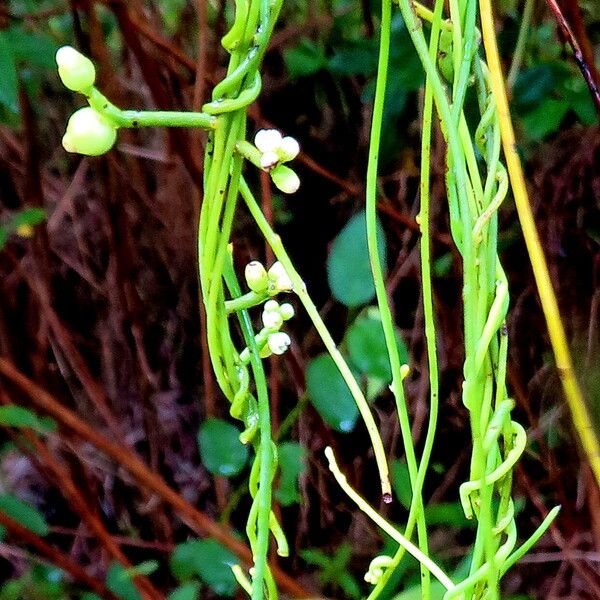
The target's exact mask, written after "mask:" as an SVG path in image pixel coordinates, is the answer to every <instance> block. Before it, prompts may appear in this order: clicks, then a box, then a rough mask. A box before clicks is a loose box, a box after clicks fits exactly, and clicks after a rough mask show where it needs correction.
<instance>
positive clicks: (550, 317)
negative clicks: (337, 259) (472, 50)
mask: <svg viewBox="0 0 600 600" xmlns="http://www.w3.org/2000/svg"><path fill="white" fill-rule="evenodd" d="M479 6H480V10H481V24H482V33H483V43H484V46H485V53H486V58H487V63H488V67H489V70H490V81H491V87H492V92H493V94H494V99H495V100H496V106H497V110H498V116H499V118H500V132H501V135H502V146H503V148H504V156H505V157H506V165H507V168H508V173H509V177H510V183H511V186H512V190H513V195H514V198H515V204H516V206H517V212H518V214H519V220H520V222H521V228H522V230H523V237H524V238H525V244H526V246H527V252H528V253H529V259H530V261H531V266H532V269H533V275H534V277H535V282H536V285H537V289H538V293H539V295H540V300H541V303H542V310H543V311H544V316H545V317H546V323H547V325H548V333H549V334H550V343H551V344H552V349H553V351H554V357H555V359H556V367H557V369H558V374H559V377H560V380H561V382H562V386H563V390H564V393H565V397H566V399H567V404H568V405H569V409H570V411H571V416H572V419H573V425H574V427H575V430H576V431H577V434H578V435H579V439H580V440H581V445H582V447H583V451H584V453H585V455H586V457H587V460H588V461H589V464H590V466H591V468H592V471H593V473H594V477H595V479H596V484H597V485H598V487H600V444H599V443H598V439H597V437H596V433H595V429H594V425H593V422H592V419H591V417H590V414H589V411H588V408H587V406H586V404H585V400H584V398H583V394H582V393H581V389H580V387H579V384H578V383H577V379H576V377H575V372H574V370H573V362H572V360H571V354H570V352H569V347H568V344H567V339H566V335H565V330H564V328H563V324H562V321H561V318H560V313H559V310H558V303H557V301H556V296H555V294H554V290H553V288H552V283H551V281H550V275H549V273H548V266H547V265H546V259H545V258H544V252H543V250H542V246H541V244H540V240H539V236H538V233H537V229H536V227H535V222H534V219H533V213H532V211H531V206H530V204H529V198H528V195H527V187H526V185H525V176H524V175H523V168H522V166H521V160H520V158H519V155H518V153H517V146H516V141H515V132H514V130H513V126H512V121H511V118H510V110H509V108H508V99H507V96H506V88H505V85H504V76H503V74H502V65H501V63H500V56H499V54H498V46H497V43H496V33H495V30H494V16H493V12H492V6H491V0H479Z"/></svg>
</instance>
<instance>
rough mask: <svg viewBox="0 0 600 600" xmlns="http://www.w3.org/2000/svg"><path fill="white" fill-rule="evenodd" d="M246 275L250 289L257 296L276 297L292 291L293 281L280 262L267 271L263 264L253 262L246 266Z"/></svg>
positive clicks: (256, 261)
mask: <svg viewBox="0 0 600 600" xmlns="http://www.w3.org/2000/svg"><path fill="white" fill-rule="evenodd" d="M244 275H245V277H246V283H247V284H248V287H249V288H250V289H251V290H252V291H253V292H254V293H256V294H265V293H267V294H269V296H274V295H275V294H278V293H279V292H291V291H292V280H291V279H290V276H289V275H288V274H287V271H286V270H285V267H284V266H283V265H282V264H281V263H280V262H279V261H277V262H275V263H273V265H272V266H271V268H270V269H269V270H268V271H267V269H265V267H264V265H263V264H262V263H261V262H259V261H258V260H253V261H252V262H249V263H248V264H247V265H246V270H245V273H244Z"/></svg>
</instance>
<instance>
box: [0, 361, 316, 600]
mask: <svg viewBox="0 0 600 600" xmlns="http://www.w3.org/2000/svg"><path fill="white" fill-rule="evenodd" d="M0 374H2V375H4V376H5V377H6V378H7V379H8V380H10V381H11V382H12V383H14V384H15V385H16V386H17V387H19V388H20V389H21V390H22V391H23V392H25V393H26V394H27V396H29V398H30V399H31V401H32V402H33V404H34V405H36V406H37V407H39V408H40V409H41V410H43V411H44V412H45V413H46V414H49V415H50V416H52V417H53V418H54V419H55V420H56V421H58V422H59V423H60V424H61V425H62V426H63V427H66V428H67V429H69V430H71V431H72V432H73V433H75V434H77V435H78V436H80V437H82V438H83V439H85V440H86V441H88V442H90V443H92V444H93V445H94V446H96V448H98V450H101V451H102V452H104V453H105V454H106V455H107V456H109V457H110V458H112V459H113V460H115V461H116V462H117V463H118V464H119V465H120V466H121V467H123V468H124V469H126V470H127V471H129V473H130V474H131V475H132V476H133V477H134V478H135V479H136V480H137V481H138V483H139V484H140V485H143V486H144V487H146V488H149V489H151V490H152V491H154V492H155V493H156V494H158V495H159V496H160V497H161V498H162V499H163V500H164V501H165V502H167V503H168V504H170V505H171V506H172V507H173V509H174V510H175V511H176V512H177V514H178V515H179V516H180V518H181V519H182V520H183V521H184V522H185V523H186V524H187V525H188V526H189V527H190V529H192V530H193V531H195V532H196V533H197V534H199V535H209V536H211V537H213V538H214V539H216V540H217V541H218V542H220V543H221V544H223V545H224V546H225V547H227V548H228V549H229V550H231V551H232V552H234V553H235V554H236V555H237V556H238V557H239V558H240V559H241V560H242V561H244V562H245V563H246V564H251V563H252V554H251V552H250V550H249V548H248V547H247V546H245V545H244V544H243V543H242V542H240V541H239V540H237V539H236V538H234V537H233V536H232V535H231V534H230V533H229V532H228V531H227V530H226V529H225V528H223V527H221V526H220V525H218V524H217V523H215V522H214V521H213V520H212V519H210V518H209V517H208V516H207V515H206V514H204V513H203V512H201V511H200V510H198V509H197V508H194V507H193V506H192V505H191V504H189V503H188V502H187V501H186V500H184V499H183V498H182V497H181V496H180V495H179V494H178V493H177V492H176V491H175V490H173V489H172V488H171V487H169V486H168V485H167V484H166V482H165V481H164V479H162V477H160V475H158V474H156V473H154V472H153V471H151V470H150V469H149V468H148V467H147V466H146V464H144V463H143V462H142V461H141V460H140V459H139V458H138V457H137V456H135V454H133V453H132V452H131V451H130V450H129V449H127V448H125V447H122V446H118V445H116V444H114V443H112V442H111V441H109V440H108V439H106V438H105V437H104V436H103V435H102V434H101V433H99V432H98V431H97V430H95V429H93V428H92V427H90V426H89V425H88V424H87V423H85V422H84V421H82V420H81V419H80V418H79V417H78V416H77V415H76V414H75V413H73V412H72V411H70V410H69V409H68V408H66V407H65V406H63V405H62V404H61V403H60V402H58V401H57V400H56V399H55V398H53V397H52V396H51V395H50V394H49V393H48V392H46V391H45V390H43V389H42V388H40V387H39V386H38V385H36V384H35V383H34V382H33V381H31V380H30V379H29V378H28V377H26V376H25V375H23V374H22V373H20V372H19V371H18V370H17V369H16V368H15V367H14V365H12V364H11V363H10V362H9V361H7V360H6V359H4V358H0ZM272 571H273V576H274V577H275V580H276V581H277V583H278V584H279V587H280V588H281V589H282V591H285V592H287V593H288V594H290V595H291V596H294V597H295V598H307V597H309V596H311V594H310V593H309V592H307V591H306V590H305V589H304V588H303V587H302V586H301V585H300V584H299V583H298V582H296V581H295V580H294V579H293V578H292V577H290V576H289V575H287V574H286V573H284V572H283V571H281V569H279V568H277V567H273V568H272Z"/></svg>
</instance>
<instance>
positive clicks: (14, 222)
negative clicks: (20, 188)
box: [9, 207, 46, 229]
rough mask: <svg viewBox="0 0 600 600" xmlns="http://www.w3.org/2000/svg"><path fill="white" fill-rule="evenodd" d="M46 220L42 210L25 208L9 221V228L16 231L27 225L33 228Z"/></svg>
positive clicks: (44, 212)
mask: <svg viewBox="0 0 600 600" xmlns="http://www.w3.org/2000/svg"><path fill="white" fill-rule="evenodd" d="M45 220H46V211H45V210H44V209H43V208H38V207H34V208H26V209H24V210H21V211H19V212H18V213H17V214H16V215H14V216H13V218H12V219H11V220H10V224H9V227H11V228H12V229H18V228H19V227H23V226H24V225H29V226H30V227H33V226H35V225H39V224H40V223H43V222H44V221H45Z"/></svg>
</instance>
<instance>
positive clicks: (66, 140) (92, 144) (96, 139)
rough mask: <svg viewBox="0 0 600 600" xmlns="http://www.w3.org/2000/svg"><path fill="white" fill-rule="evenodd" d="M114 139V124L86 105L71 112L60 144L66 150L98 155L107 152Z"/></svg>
mask: <svg viewBox="0 0 600 600" xmlns="http://www.w3.org/2000/svg"><path fill="white" fill-rule="evenodd" d="M116 139H117V128H116V126H115V125H114V124H113V123H111V122H110V121H109V120H108V119H105V118H104V117H103V116H102V115H101V114H100V113H98V112H96V111H95V110H94V109H93V108H90V107H89V106H88V107H86V108H80V109H79V110H78V111H77V112H75V113H73V115H72V116H71V118H70V119H69V123H68V124H67V131H66V133H65V135H64V137H63V139H62V144H63V146H64V148H65V150H66V151H67V152H77V153H79V154H86V155H88V156H99V155H101V154H104V153H105V152H108V151H109V150H110V149H111V148H112V147H113V145H114V143H115V141H116Z"/></svg>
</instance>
